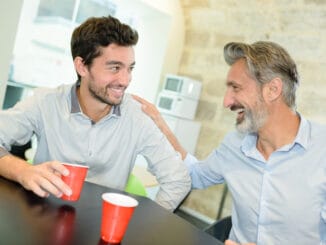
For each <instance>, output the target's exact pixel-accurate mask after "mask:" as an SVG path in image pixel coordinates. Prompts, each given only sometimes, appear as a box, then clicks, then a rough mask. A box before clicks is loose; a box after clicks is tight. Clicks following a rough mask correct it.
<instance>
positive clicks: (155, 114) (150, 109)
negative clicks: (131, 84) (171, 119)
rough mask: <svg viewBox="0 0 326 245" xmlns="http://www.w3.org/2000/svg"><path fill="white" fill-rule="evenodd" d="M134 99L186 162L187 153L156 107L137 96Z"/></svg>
mask: <svg viewBox="0 0 326 245" xmlns="http://www.w3.org/2000/svg"><path fill="white" fill-rule="evenodd" d="M133 98H134V99H135V100H137V101H138V102H139V103H141V104H142V110H143V111H144V112H145V113H146V114H147V115H148V116H150V117H151V118H152V120H153V121H154V122H155V124H156V125H157V126H158V128H159V129H160V130H161V131H162V133H163V134H164V135H165V136H166V138H167V139H168V140H169V142H170V143H171V145H172V146H173V148H174V149H175V150H176V151H177V152H179V153H180V154H181V157H182V160H184V159H185V158H186V156H187V151H186V150H185V149H184V148H183V147H182V145H181V144H180V142H179V141H178V139H177V138H176V137H175V135H174V134H173V132H172V131H171V129H170V128H169V126H168V125H167V123H166V122H165V121H164V119H163V117H162V115H161V114H160V112H159V111H158V110H157V108H156V107H155V105H153V104H152V103H150V102H148V101H147V100H145V99H143V98H141V97H139V96H137V95H133Z"/></svg>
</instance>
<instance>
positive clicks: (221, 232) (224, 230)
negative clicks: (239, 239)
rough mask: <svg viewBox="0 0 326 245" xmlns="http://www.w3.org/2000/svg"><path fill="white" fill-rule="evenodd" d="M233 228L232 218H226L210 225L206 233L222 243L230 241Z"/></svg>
mask: <svg viewBox="0 0 326 245" xmlns="http://www.w3.org/2000/svg"><path fill="white" fill-rule="evenodd" d="M231 228H232V220H231V216H227V217H224V218H222V219H220V220H217V221H215V222H214V223H213V224H211V225H209V226H208V227H207V228H205V229H204V231H205V232H206V233H208V234H210V235H212V236H213V237H215V238H217V239H218V240H220V241H221V242H224V241H225V240H226V239H228V237H229V234H230V231H231Z"/></svg>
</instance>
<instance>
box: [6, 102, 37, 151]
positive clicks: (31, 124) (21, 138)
mask: <svg viewBox="0 0 326 245" xmlns="http://www.w3.org/2000/svg"><path fill="white" fill-rule="evenodd" d="M37 111H38V108H37V101H36V96H34V97H29V98H28V99H26V100H24V101H23V102H18V103H17V104H16V105H15V106H14V107H13V108H10V109H8V110H2V111H0V157H1V156H4V155H6V154H8V151H10V150H11V146H12V145H23V144H26V143H27V142H28V141H29V140H30V139H31V137H32V135H33V133H34V132H35V130H36V125H37V123H36V122H37V120H38V119H37V117H38V116H37Z"/></svg>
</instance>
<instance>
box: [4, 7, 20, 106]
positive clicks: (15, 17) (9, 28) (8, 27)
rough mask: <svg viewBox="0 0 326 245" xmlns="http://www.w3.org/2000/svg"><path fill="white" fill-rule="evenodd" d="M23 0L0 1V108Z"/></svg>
mask: <svg viewBox="0 0 326 245" xmlns="http://www.w3.org/2000/svg"><path fill="white" fill-rule="evenodd" d="M22 4H23V0H11V1H1V2H0V16H1V19H2V21H0V32H1V39H0V54H1V55H0V106H1V107H0V108H2V104H3V100H4V95H5V92H6V86H7V78H8V74H9V67H10V60H11V55H12V50H13V46H14V40H15V35H16V30H17V25H18V21H19V16H20V10H21V7H22Z"/></svg>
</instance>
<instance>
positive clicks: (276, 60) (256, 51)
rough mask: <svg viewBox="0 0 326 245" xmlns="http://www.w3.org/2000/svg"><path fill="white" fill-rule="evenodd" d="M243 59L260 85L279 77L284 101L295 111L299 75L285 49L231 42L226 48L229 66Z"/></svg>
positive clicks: (259, 43)
mask: <svg viewBox="0 0 326 245" xmlns="http://www.w3.org/2000/svg"><path fill="white" fill-rule="evenodd" d="M242 58H244V59H245V60H246V63H247V66H248V70H249V73H250V75H251V76H253V78H254V79H256V80H257V82H258V83H259V84H264V83H268V82H269V81H271V80H272V79H274V78H276V77H279V78H280V79H281V80H282V82H283V90H282V97H283V100H284V102H285V103H286V104H287V105H288V106H289V107H290V108H292V109H295V107H296V102H295V99H296V96H295V93H296V89H297V87H298V86H299V74H298V71H297V66H296V64H295V62H294V61H293V59H292V58H291V56H290V55H289V54H288V52H287V51H286V50H285V49H284V48H282V47H281V46H280V45H278V44H276V43H273V42H266V41H259V42H255V43H253V44H246V43H236V42H231V43H228V44H226V45H225V46H224V59H225V61H226V63H227V64H229V65H232V64H234V63H235V62H236V61H237V60H239V59H242Z"/></svg>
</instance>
